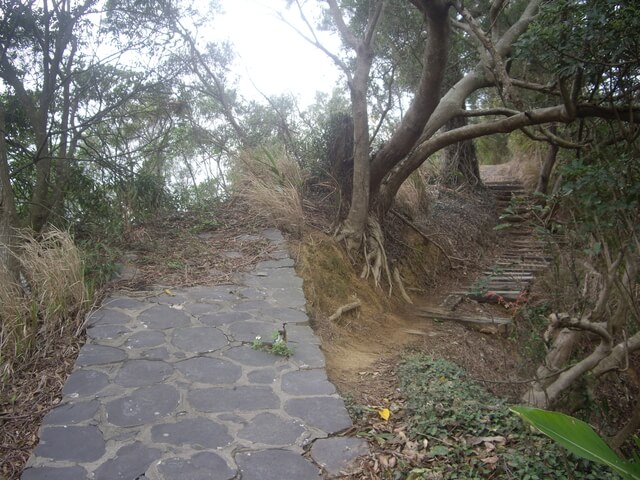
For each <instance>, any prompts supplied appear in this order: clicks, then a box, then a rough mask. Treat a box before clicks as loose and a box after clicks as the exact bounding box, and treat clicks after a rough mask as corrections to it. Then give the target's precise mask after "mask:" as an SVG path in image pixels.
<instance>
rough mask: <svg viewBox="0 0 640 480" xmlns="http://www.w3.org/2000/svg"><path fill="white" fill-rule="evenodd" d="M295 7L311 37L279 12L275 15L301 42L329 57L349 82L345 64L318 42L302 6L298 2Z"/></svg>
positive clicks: (349, 75) (347, 69)
mask: <svg viewBox="0 0 640 480" xmlns="http://www.w3.org/2000/svg"><path fill="white" fill-rule="evenodd" d="M296 6H297V7H298V14H299V15H300V18H301V19H302V21H303V22H304V24H305V25H306V26H307V28H308V29H309V32H310V33H311V37H309V36H307V35H305V34H304V33H303V32H302V31H300V29H298V28H297V27H296V26H295V25H293V24H292V23H291V22H289V21H288V20H287V19H286V18H284V16H283V15H282V13H281V12H277V15H278V18H280V21H282V22H283V23H284V24H286V25H288V26H289V28H291V29H292V30H293V31H294V32H296V33H297V34H298V35H300V37H301V38H302V39H303V40H305V41H306V42H308V43H309V44H311V45H313V46H314V47H316V48H317V49H318V50H320V51H321V52H322V53H324V54H325V55H326V56H327V57H329V59H331V61H332V62H333V63H335V64H336V66H337V67H338V68H339V69H340V70H342V71H343V72H344V74H345V75H346V76H347V79H349V80H350V79H351V73H350V72H351V70H350V69H349V67H348V66H347V64H346V63H344V62H343V61H342V60H341V59H340V57H338V56H337V55H336V54H334V53H332V52H331V51H330V50H329V49H328V48H327V47H325V46H324V45H323V44H322V42H320V40H319V39H318V36H317V35H316V32H315V29H314V28H313V26H312V25H311V23H310V22H309V20H308V19H307V16H306V15H305V14H304V10H303V9H302V5H300V2H299V1H296Z"/></svg>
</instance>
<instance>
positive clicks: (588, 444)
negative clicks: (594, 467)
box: [510, 407, 640, 480]
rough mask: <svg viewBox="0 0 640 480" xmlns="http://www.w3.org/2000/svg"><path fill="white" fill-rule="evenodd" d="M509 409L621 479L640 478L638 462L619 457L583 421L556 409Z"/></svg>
mask: <svg viewBox="0 0 640 480" xmlns="http://www.w3.org/2000/svg"><path fill="white" fill-rule="evenodd" d="M510 410H511V411H512V412H514V413H516V414H518V415H519V416H520V417H521V418H522V419H523V420H525V421H526V422H528V423H530V424H531V425H533V426H534V427H535V428H537V429H538V430H540V431H541V432H542V433H544V434H545V435H547V436H548V437H549V438H551V439H552V440H554V441H556V442H557V443H558V444H560V445H562V446H563V447H565V448H566V449H567V450H569V451H570V452H571V453H573V454H575V455H577V456H579V457H582V458H585V459H587V460H590V461H592V462H596V463H599V464H601V465H605V466H607V467H609V468H611V469H612V470H613V471H614V472H616V473H618V474H620V475H621V476H622V478H624V479H625V480H640V462H637V461H636V462H629V461H626V460H624V459H622V458H620V457H619V456H618V455H617V454H616V453H615V452H614V451H613V450H612V449H611V448H610V447H609V445H607V444H606V443H605V441H604V440H603V439H602V438H601V437H600V436H599V435H598V434H597V433H596V432H595V431H594V430H593V429H592V428H591V427H590V426H589V425H588V424H587V423H585V422H583V421H582V420H578V419H577V418H573V417H570V416H569V415H565V414H563V413H559V412H549V411H547V410H541V409H538V408H532V407H512V408H511V409H510Z"/></svg>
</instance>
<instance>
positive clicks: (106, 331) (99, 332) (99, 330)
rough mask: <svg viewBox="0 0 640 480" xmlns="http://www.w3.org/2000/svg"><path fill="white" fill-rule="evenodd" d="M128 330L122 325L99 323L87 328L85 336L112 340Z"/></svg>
mask: <svg viewBox="0 0 640 480" xmlns="http://www.w3.org/2000/svg"><path fill="white" fill-rule="evenodd" d="M130 331H131V330H129V329H128V328H127V327H125V326H124V325H99V326H96V327H89V328H87V336H88V337H89V338H93V339H100V340H113V339H115V338H121V337H122V336H123V335H126V334H127V333H129V332H130Z"/></svg>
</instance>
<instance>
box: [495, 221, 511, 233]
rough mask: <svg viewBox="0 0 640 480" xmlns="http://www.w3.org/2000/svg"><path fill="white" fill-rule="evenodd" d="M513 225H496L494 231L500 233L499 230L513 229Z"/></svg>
mask: <svg viewBox="0 0 640 480" xmlns="http://www.w3.org/2000/svg"><path fill="white" fill-rule="evenodd" d="M512 226H513V225H512V224H510V223H501V224H499V225H496V226H495V227H493V229H494V230H496V231H498V230H504V229H506V228H509V227H512Z"/></svg>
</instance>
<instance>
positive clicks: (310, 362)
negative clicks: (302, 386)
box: [289, 341, 326, 368]
mask: <svg viewBox="0 0 640 480" xmlns="http://www.w3.org/2000/svg"><path fill="white" fill-rule="evenodd" d="M289 344H290V345H291V347H292V348H293V352H294V353H293V356H292V357H291V359H292V360H293V361H294V362H296V363H297V364H299V365H306V366H307V367H310V368H324V366H325V363H326V362H325V358H324V353H322V350H320V346H319V345H313V344H311V343H298V342H293V341H291V342H289Z"/></svg>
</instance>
